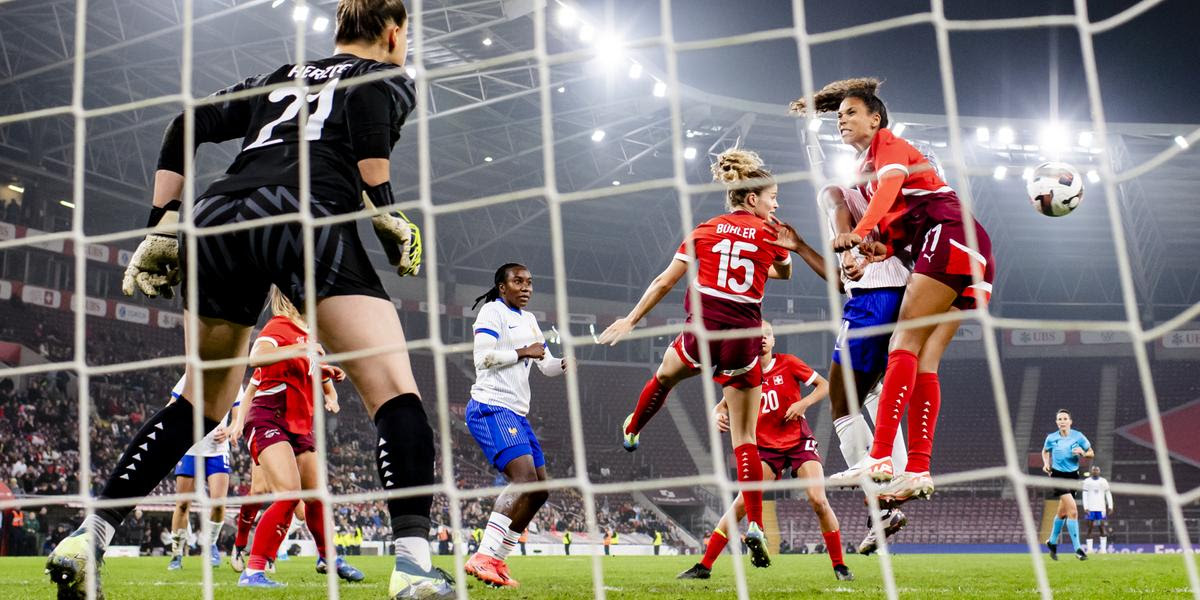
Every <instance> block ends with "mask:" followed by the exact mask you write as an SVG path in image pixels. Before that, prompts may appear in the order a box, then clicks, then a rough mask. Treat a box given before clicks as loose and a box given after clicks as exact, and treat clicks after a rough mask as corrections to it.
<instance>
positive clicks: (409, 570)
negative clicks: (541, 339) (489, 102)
mask: <svg viewBox="0 0 1200 600" xmlns="http://www.w3.org/2000/svg"><path fill="white" fill-rule="evenodd" d="M336 21H337V34H336V36H337V40H336V41H337V44H336V49H335V52H336V54H334V55H333V56H330V57H328V58H321V59H318V60H314V61H311V62H307V63H303V64H297V65H283V66H281V67H279V68H278V69H276V70H275V71H273V72H271V73H268V74H264V75H259V76H255V77H250V78H248V79H246V80H243V81H241V82H239V83H237V84H235V85H233V86H231V87H229V88H227V89H224V90H221V91H219V92H217V93H216V94H214V95H213V96H212V97H210V98H208V99H207V100H205V101H203V102H202V103H201V104H199V105H198V106H197V107H196V108H195V130H194V139H195V142H196V145H197V146H198V145H200V144H202V143H205V142H214V143H217V142H223V141H227V140H235V139H240V140H241V151H240V152H239V153H238V155H237V157H236V158H235V159H234V161H233V164H232V165H230V167H229V168H228V170H227V171H226V172H225V175H224V176H223V177H221V178H220V179H218V180H217V181H216V182H214V183H213V184H212V185H211V186H209V188H208V189H207V190H205V191H204V192H203V193H202V194H199V195H198V196H197V198H198V199H197V200H196V202H195V206H194V209H193V211H192V215H191V219H192V223H193V225H194V226H195V227H196V228H198V229H199V230H200V231H199V232H198V235H197V237H196V238H195V239H194V240H193V241H194V242H195V250H196V254H195V255H190V254H188V253H187V252H186V249H187V247H188V244H187V243H186V240H181V239H179V232H178V231H177V229H178V227H177V225H178V222H179V208H180V202H179V198H181V197H182V195H183V186H184V183H185V179H184V176H183V171H184V156H185V151H186V150H187V149H186V148H185V147H184V134H183V122H184V119H183V116H182V115H180V116H179V117H178V118H176V119H175V120H174V121H173V122H172V123H171V125H170V126H169V127H168V129H167V132H166V135H165V136H164V140H163V145H162V150H161V154H160V157H159V162H158V171H157V172H156V173H155V179H154V195H153V208H152V209H151V210H150V218H149V222H148V227H149V228H152V229H153V231H152V232H151V233H150V235H148V236H147V237H146V239H145V240H144V241H142V243H141V244H140V245H139V246H138V248H137V251H136V252H135V253H134V255H133V257H132V258H131V260H130V263H129V266H128V268H127V269H126V271H125V277H124V281H123V285H122V289H123V291H124V292H125V294H127V295H133V294H135V293H137V292H141V293H142V294H145V295H146V296H149V297H157V296H163V297H172V296H173V295H174V290H173V287H174V286H175V285H177V284H178V283H180V282H181V281H182V280H183V278H184V275H185V274H186V273H187V268H186V265H187V264H188V263H189V262H194V263H195V269H196V278H195V279H194V280H188V281H184V282H183V283H184V287H183V290H184V291H185V292H186V290H187V287H188V286H192V285H194V286H196V288H195V289H196V292H197V296H198V298H199V302H198V304H197V305H196V306H194V307H192V306H190V305H189V306H188V308H189V309H192V308H194V309H195V310H196V312H197V314H196V316H197V317H198V319H197V321H198V326H193V324H192V321H191V320H190V319H185V320H184V323H185V336H186V339H188V340H191V341H195V342H198V347H199V354H200V358H201V359H202V360H205V361H220V360H226V359H236V358H245V357H246V355H247V353H248V350H249V347H250V344H249V342H250V335H251V332H252V329H253V327H254V325H255V324H256V323H257V321H258V320H259V316H260V313H261V312H262V309H263V305H264V302H265V300H266V298H267V293H268V290H269V289H270V286H271V285H272V284H274V285H275V286H277V287H278V288H279V289H280V290H281V291H282V292H283V293H284V294H285V295H287V296H288V298H289V300H291V302H292V303H293V304H294V305H295V306H297V307H302V308H303V307H306V304H305V300H306V288H305V273H306V272H308V271H311V273H312V277H313V281H314V283H315V292H316V293H315V301H316V313H317V314H316V318H317V334H318V339H319V341H320V344H321V345H322V346H323V347H324V348H325V349H326V350H328V351H330V352H336V353H345V352H355V351H359V350H364V349H368V348H376V347H382V346H388V347H389V348H390V349H389V350H388V351H387V352H385V353H379V354H374V355H371V356H366V357H361V358H354V359H350V360H346V361H344V362H343V363H342V364H341V366H342V368H343V369H344V370H345V371H346V373H347V374H348V375H349V378H350V379H351V381H352V382H353V383H354V385H355V387H356V388H357V389H358V392H359V395H360V396H361V397H362V399H363V402H364V404H365V406H366V409H367V413H368V414H369V415H370V416H371V417H372V419H373V420H374V422H375V426H376V428H377V430H378V434H379V439H378V443H377V444H376V445H375V446H374V447H373V449H372V450H371V451H370V452H371V453H372V454H373V458H374V459H375V462H376V466H377V468H378V469H379V473H380V479H381V481H382V485H383V487H384V489H386V490H397V489H400V488H406V487H412V486H425V485H430V484H432V483H433V481H434V448H433V432H432V429H431V428H430V426H429V422H428V418H427V417H426V414H425V410H424V408H423V406H422V403H421V398H420V396H419V393H418V390H417V385H416V381H415V380H414V378H413V374H412V367H411V365H410V362H409V358H408V353H407V350H406V349H405V347H404V345H403V343H404V332H403V330H402V328H401V324H400V320H399V317H398V316H397V314H396V309H395V306H394V305H393V304H392V302H391V300H390V298H389V297H388V295H387V294H386V293H385V291H384V288H383V285H382V282H381V281H380V280H379V277H378V276H377V275H376V273H375V271H374V269H373V268H372V267H371V263H370V261H369V260H368V258H367V253H366V249H365V248H364V247H363V244H362V241H361V240H360V239H359V236H358V232H357V229H356V227H355V224H354V223H353V222H343V223H336V224H322V225H319V226H314V227H313V248H312V250H313V251H312V253H311V254H308V253H306V252H305V251H304V244H303V239H304V236H303V227H302V226H301V225H300V223H297V222H285V223H272V224H268V225H261V226H256V227H250V228H239V229H235V230H232V231H224V232H219V233H212V234H205V233H204V230H205V229H206V228H213V227H217V226H227V225H238V224H251V223H253V222H254V221H256V220H258V219H263V218H269V217H277V216H286V215H294V214H296V213H298V212H299V211H300V197H301V195H300V151H301V140H302V139H303V140H306V141H307V144H308V156H309V174H310V188H309V189H310V192H311V198H310V204H309V207H310V209H311V214H312V217H314V218H318V219H319V218H321V217H328V216H333V215H339V214H345V213H349V212H354V211H357V210H360V209H362V208H363V206H364V204H365V205H366V206H367V207H368V208H371V207H373V208H376V209H378V211H379V212H378V213H377V214H376V215H375V216H373V217H372V219H371V222H372V225H373V226H374V229H375V234H376V236H377V237H378V238H379V241H380V243H381V244H382V245H383V248H384V251H385V252H386V254H387V256H388V260H389V262H391V263H392V265H393V266H394V267H396V268H397V270H398V272H399V274H400V275H401V276H407V275H416V274H417V273H418V271H419V268H420V264H421V242H420V231H419V230H418V229H417V226H416V225H414V224H412V223H411V222H409V220H408V219H407V218H406V217H405V216H404V214H403V213H401V212H399V211H396V210H393V209H390V208H389V207H390V206H391V205H392V204H393V198H392V189H391V184H390V181H389V160H388V157H389V155H390V153H391V150H392V147H393V146H394V145H395V143H396V142H397V141H398V140H399V138H400V128H401V126H402V125H403V124H404V122H405V120H406V119H407V118H408V116H409V114H410V113H411V112H412V110H413V108H414V105H415V102H416V94H415V91H414V86H413V82H412V81H411V80H410V79H409V78H408V77H406V76H405V73H404V70H403V66H404V62H405V56H406V54H407V47H408V43H407V35H408V14H407V11H406V9H405V6H404V4H403V2H402V1H401V0H341V1H340V2H339V3H338V7H337V17H336ZM363 79H365V80H363ZM268 86H269V87H271V88H272V89H271V91H269V92H266V93H260V94H252V93H249V92H251V91H252V90H255V89H256V88H263V87H268ZM305 106H307V110H302V108H304V107H305ZM302 112H304V113H305V114H306V116H307V118H306V119H302V118H301V113H302ZM184 297H187V296H186V295H185V296H184ZM302 349H303V347H302V346H301V345H300V344H297V345H296V347H294V348H293V347H288V348H287V350H292V351H300V350H302ZM281 350H282V349H281ZM244 375H245V365H244V364H238V365H235V366H222V367H207V368H205V369H203V370H200V369H195V368H194V367H193V366H191V365H189V366H188V369H187V374H186V385H185V390H184V393H183V395H182V397H181V400H182V401H181V402H174V403H172V404H171V405H169V406H167V407H166V408H164V409H162V410H160V411H159V412H158V413H157V414H155V415H153V416H152V417H150V418H149V419H148V420H147V421H146V422H145V424H144V425H143V426H142V428H141V430H139V431H138V432H137V434H135V436H134V438H133V440H132V441H131V442H130V444H129V446H128V448H127V450H126V451H125V453H124V454H123V455H122V456H121V458H120V459H119V461H118V462H117V464H116V465H115V466H114V468H113V470H112V472H111V474H110V475H109V478H108V480H107V483H106V484H105V486H104V488H103V490H102V492H101V494H100V497H101V498H102V499H129V500H130V503H129V504H128V505H125V506H106V507H104V508H101V509H98V510H96V512H95V514H93V515H92V516H90V517H88V519H86V520H85V521H84V523H83V524H82V525H81V526H80V527H79V529H77V530H76V531H75V532H74V533H72V534H71V535H70V536H68V537H67V538H66V539H64V540H62V541H61V542H60V543H59V544H58V546H57V547H56V548H55V549H54V551H53V552H52V553H51V555H50V557H49V559H48V561H47V564H46V570H47V573H48V574H49V575H50V578H51V581H52V582H54V583H55V584H57V585H58V588H59V598H82V597H84V596H85V594H86V589H85V588H86V585H85V571H86V568H85V567H86V564H87V560H88V558H89V556H95V557H97V558H101V557H102V556H103V552H104V549H105V547H106V546H107V545H108V543H109V542H110V541H111V540H112V537H113V534H114V531H115V529H116V528H117V527H119V526H120V525H121V522H122V521H123V520H124V518H125V516H126V515H127V514H128V513H129V512H130V510H132V508H133V503H135V502H136V499H137V498H139V497H142V496H145V495H146V494H148V493H150V491H151V490H153V489H154V487H155V486H156V485H157V484H158V483H159V481H161V480H162V478H163V477H164V476H166V475H167V474H168V473H169V472H170V470H171V467H172V466H174V465H175V463H176V462H178V461H179V459H180V458H181V457H182V456H183V454H184V453H185V452H186V451H187V449H188V447H189V446H191V445H192V441H193V440H192V433H193V414H192V413H193V409H192V403H193V402H195V401H199V402H201V403H202V405H203V417H204V419H203V421H204V422H203V424H202V425H203V426H202V428H201V429H202V430H203V431H205V432H208V431H211V430H212V429H213V428H214V427H216V425H217V422H218V420H219V419H220V418H221V416H222V415H224V414H225V413H226V412H228V411H229V408H230V405H231V404H232V402H233V400H234V399H235V398H236V397H237V390H238V386H239V384H240V383H241V382H242V380H243V378H244ZM201 378H203V395H200V394H198V391H199V390H200V388H199V386H198V384H199V382H200V380H201ZM431 503H432V496H431V495H429V494H421V495H412V496H404V497H397V498H390V499H389V500H388V501H387V504H388V512H389V514H390V517H391V527H392V534H393V540H394V543H395V553H396V562H395V568H394V569H393V571H392V574H391V579H390V585H389V590H388V597H389V598H448V597H450V596H452V595H453V588H452V584H451V582H450V580H449V577H448V576H447V575H446V574H445V573H444V572H442V571H441V570H440V569H437V568H435V567H433V565H432V563H431V561H430V552H429V544H428V542H427V541H426V536H427V535H428V533H429V529H430V519H429V511H430V505H431ZM321 543H327V541H322V542H321ZM93 552H94V554H92V553H93ZM98 583H99V582H98V581H97V584H98Z"/></svg>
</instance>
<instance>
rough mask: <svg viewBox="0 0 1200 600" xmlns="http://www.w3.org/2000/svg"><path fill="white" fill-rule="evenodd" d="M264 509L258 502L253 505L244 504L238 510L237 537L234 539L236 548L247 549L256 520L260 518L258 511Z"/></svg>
mask: <svg viewBox="0 0 1200 600" xmlns="http://www.w3.org/2000/svg"><path fill="white" fill-rule="evenodd" d="M261 508H262V504H259V503H257V502H255V503H253V504H243V505H242V508H241V509H239V510H238V516H237V537H235V538H234V539H233V546H234V547H235V548H245V547H246V544H248V543H250V530H251V529H254V519H255V518H257V517H258V511H259V509H261Z"/></svg>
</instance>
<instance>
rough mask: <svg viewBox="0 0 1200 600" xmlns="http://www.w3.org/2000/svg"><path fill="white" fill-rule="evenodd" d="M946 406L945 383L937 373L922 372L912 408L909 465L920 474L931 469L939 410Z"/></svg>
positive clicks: (909, 419) (918, 377) (915, 388)
mask: <svg viewBox="0 0 1200 600" xmlns="http://www.w3.org/2000/svg"><path fill="white" fill-rule="evenodd" d="M941 407H942V385H941V383H939V382H938V376H937V373H918V374H917V384H916V386H915V387H914V388H913V394H912V404H910V405H909V407H908V466H907V467H905V469H906V470H908V471H910V472H912V473H920V472H922V471H928V470H929V456H930V455H931V454H933V432H934V430H935V429H937V418H938V410H939V409H941Z"/></svg>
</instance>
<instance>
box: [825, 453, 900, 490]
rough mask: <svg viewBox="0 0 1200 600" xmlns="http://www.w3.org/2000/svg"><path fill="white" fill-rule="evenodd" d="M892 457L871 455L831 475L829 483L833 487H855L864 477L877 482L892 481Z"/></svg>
mask: <svg viewBox="0 0 1200 600" xmlns="http://www.w3.org/2000/svg"><path fill="white" fill-rule="evenodd" d="M893 471H894V470H893V468H892V457H890V456H885V457H883V458H871V456H870V455H868V456H867V457H865V458H863V459H862V460H860V461H858V462H856V463H854V466H852V467H850V468H849V469H846V470H845V471H842V472H840V473H834V474H833V475H830V476H829V485H830V486H833V487H854V486H857V485H861V484H862V481H863V478H866V479H870V480H871V481H874V482H876V483H880V482H887V481H891V480H892V477H893Z"/></svg>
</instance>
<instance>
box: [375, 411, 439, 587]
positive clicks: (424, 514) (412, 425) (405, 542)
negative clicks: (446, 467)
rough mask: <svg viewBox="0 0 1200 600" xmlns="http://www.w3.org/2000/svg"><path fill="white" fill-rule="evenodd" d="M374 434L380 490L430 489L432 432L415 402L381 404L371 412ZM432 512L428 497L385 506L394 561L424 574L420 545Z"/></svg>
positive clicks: (427, 561)
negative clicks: (403, 561)
mask: <svg viewBox="0 0 1200 600" xmlns="http://www.w3.org/2000/svg"><path fill="white" fill-rule="evenodd" d="M375 429H376V430H377V431H378V432H379V443H378V444H377V445H376V447H375V450H376V453H375V466H376V468H378V470H379V479H380V480H381V481H382V482H383V488H384V489H386V490H394V489H399V488H405V487H413V486H420V485H430V484H432V483H433V429H431V428H430V427H429V418H428V417H426V416H425V408H424V407H422V406H421V397H420V396H418V395H416V394H401V395H399V396H396V397H395V398H392V399H391V400H388V401H387V402H384V403H383V406H380V407H379V410H377V411H376V412H375ZM432 506H433V496H432V495H431V494H422V495H420V496H409V497H406V498H390V499H388V501H387V507H388V514H389V515H390V516H391V525H392V537H393V541H394V542H395V546H396V556H397V557H399V558H404V559H406V560H410V561H412V562H413V563H415V564H416V565H417V566H419V567H421V568H422V569H425V570H428V569H430V568H431V567H430V565H432V564H433V562H432V558H431V557H430V554H429V542H428V541H426V539H425V537H426V536H427V535H429V528H430V526H431V522H430V519H429V509H430V508H431V507H432Z"/></svg>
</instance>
